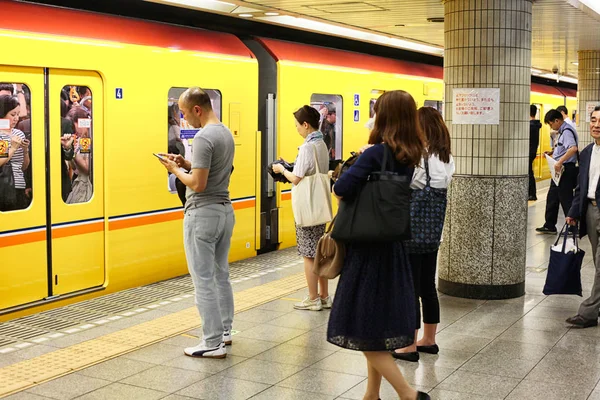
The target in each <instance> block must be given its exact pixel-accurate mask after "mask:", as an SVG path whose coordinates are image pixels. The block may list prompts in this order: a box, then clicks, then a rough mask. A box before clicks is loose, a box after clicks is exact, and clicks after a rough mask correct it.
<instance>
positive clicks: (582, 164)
mask: <svg viewBox="0 0 600 400" xmlns="http://www.w3.org/2000/svg"><path fill="white" fill-rule="evenodd" d="M593 149H594V143H592V144H590V145H588V146H587V147H586V148H585V149H583V151H582V152H581V155H580V157H579V178H577V188H575V195H574V196H573V204H572V205H571V209H570V210H569V213H568V216H569V217H571V218H574V219H576V220H578V221H579V236H581V237H584V236H585V235H587V224H586V221H585V217H586V215H587V209H588V205H589V204H590V202H589V200H588V189H589V183H590V182H589V181H590V162H591V160H592V151H593ZM598 183H599V185H598V186H597V187H596V192H595V196H594V197H595V199H596V203H598V208H599V209H600V181H599V182H598Z"/></svg>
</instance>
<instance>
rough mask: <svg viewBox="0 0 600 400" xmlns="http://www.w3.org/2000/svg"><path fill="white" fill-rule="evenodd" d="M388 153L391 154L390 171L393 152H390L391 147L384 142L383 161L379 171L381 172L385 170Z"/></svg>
mask: <svg viewBox="0 0 600 400" xmlns="http://www.w3.org/2000/svg"><path fill="white" fill-rule="evenodd" d="M388 155H391V156H392V157H391V162H392V168H391V169H390V171H393V170H394V164H393V162H394V154H393V153H392V149H391V148H390V146H388V145H387V144H386V143H384V144H383V162H382V163H381V173H382V174H383V173H384V172H385V171H386V168H387V164H388Z"/></svg>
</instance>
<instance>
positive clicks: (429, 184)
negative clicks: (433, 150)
mask: <svg viewBox="0 0 600 400" xmlns="http://www.w3.org/2000/svg"><path fill="white" fill-rule="evenodd" d="M425 175H426V176H427V183H426V184H425V187H431V175H429V156H428V155H426V156H425Z"/></svg>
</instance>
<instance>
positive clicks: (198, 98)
mask: <svg viewBox="0 0 600 400" xmlns="http://www.w3.org/2000/svg"><path fill="white" fill-rule="evenodd" d="M181 100H182V102H183V103H184V104H185V105H186V106H188V107H190V108H192V107H194V106H200V107H201V108H202V109H203V110H208V111H212V103H211V102H210V97H209V96H208V93H206V92H205V91H204V90H202V89H200V88H199V87H191V88H189V89H188V90H186V91H185V92H183V94H182V95H181Z"/></svg>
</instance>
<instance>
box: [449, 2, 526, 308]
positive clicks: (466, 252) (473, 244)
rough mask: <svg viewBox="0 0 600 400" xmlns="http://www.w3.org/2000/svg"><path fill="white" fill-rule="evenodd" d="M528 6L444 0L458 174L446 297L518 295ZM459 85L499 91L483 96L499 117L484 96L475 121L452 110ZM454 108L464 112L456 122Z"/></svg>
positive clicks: (521, 271)
mask: <svg viewBox="0 0 600 400" xmlns="http://www.w3.org/2000/svg"><path fill="white" fill-rule="evenodd" d="M531 8H532V1H531V0H445V1H444V21H445V22H444V24H445V54H444V81H445V84H446V94H445V119H446V122H447V124H448V127H449V129H450V134H451V136H452V152H453V155H454V160H455V162H456V174H455V176H454V179H453V182H452V185H451V187H450V190H449V193H448V200H449V202H448V210H447V217H446V225H445V228H444V236H443V242H442V246H441V248H440V252H439V285H438V287H439V289H440V291H441V292H443V293H446V294H449V295H452V296H458V297H466V298H478V299H502V298H514V297H519V296H522V295H523V294H525V256H526V248H527V247H526V244H527V187H528V175H527V174H528V167H527V163H528V151H529V97H530V91H531V78H530V77H531V21H532V19H531ZM466 88H474V89H476V90H475V92H478V90H477V89H482V88H488V89H490V88H493V89H499V102H498V101H496V102H494V101H492V102H491V103H487V105H488V106H489V105H490V104H491V105H492V109H494V108H498V109H499V112H498V114H497V115H498V116H497V118H493V113H490V112H489V110H488V109H486V104H484V103H485V102H486V100H489V96H488V94H486V93H483V94H482V95H481V96H480V98H481V101H482V102H483V103H482V102H478V103H476V105H478V106H482V107H483V111H481V110H482V108H481V107H480V108H479V109H478V110H480V111H479V112H481V113H482V114H484V115H482V116H480V117H477V116H476V117H475V118H476V119H475V120H474V119H473V118H474V117H473V116H471V118H465V115H464V111H461V110H453V106H454V105H455V104H454V97H453V93H454V90H455V89H466ZM479 92H480V93H481V91H479ZM464 104H465V103H462V105H463V106H464ZM456 105H457V107H458V105H461V103H459V102H458V101H457V102H456ZM462 110H464V108H462ZM453 111H454V112H459V113H463V115H462V116H461V117H460V118H459V117H458V116H456V118H455V120H454V121H453ZM477 112H478V111H475V113H477ZM490 114H491V115H490ZM486 116H488V117H486ZM467 117H469V116H468V115H467ZM467 119H469V120H470V121H468V123H467V122H465V120H467ZM484 122H487V124H485V123H484Z"/></svg>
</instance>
